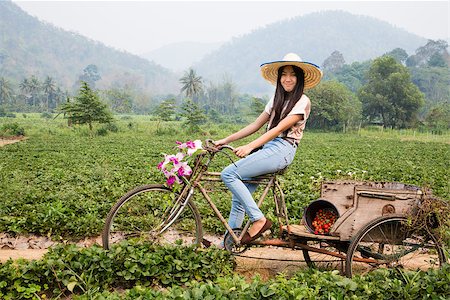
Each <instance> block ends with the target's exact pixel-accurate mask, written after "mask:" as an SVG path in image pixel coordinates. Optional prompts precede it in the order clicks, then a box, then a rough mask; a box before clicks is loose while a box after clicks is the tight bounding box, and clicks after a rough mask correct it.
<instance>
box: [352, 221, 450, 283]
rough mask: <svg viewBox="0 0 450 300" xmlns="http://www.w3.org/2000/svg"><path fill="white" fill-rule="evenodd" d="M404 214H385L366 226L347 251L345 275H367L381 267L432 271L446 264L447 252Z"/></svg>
mask: <svg viewBox="0 0 450 300" xmlns="http://www.w3.org/2000/svg"><path fill="white" fill-rule="evenodd" d="M406 221H407V218H406V217H403V216H383V217H380V218H377V219H375V220H373V221H372V222H370V223H369V224H367V225H366V226H365V227H363V228H362V229H361V230H360V231H359V232H358V233H357V234H356V235H355V236H354V238H353V239H352V241H351V243H350V246H349V248H348V252H347V259H346V264H345V275H347V277H352V275H354V274H365V273H367V272H369V271H370V270H373V269H377V268H404V269H409V270H417V269H420V270H428V269H431V268H439V267H440V266H441V265H442V264H444V262H445V261H446V260H445V254H444V251H443V249H442V246H441V244H440V243H439V241H438V240H437V239H436V237H435V236H434V235H433V234H431V233H429V232H424V233H420V232H414V230H412V229H411V228H409V227H408V226H407V225H406Z"/></svg>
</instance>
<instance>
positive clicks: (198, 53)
mask: <svg viewBox="0 0 450 300" xmlns="http://www.w3.org/2000/svg"><path fill="white" fill-rule="evenodd" d="M221 45H222V43H199V42H180V43H172V44H169V45H165V46H163V47H160V48H158V49H155V50H153V51H150V52H147V53H144V54H141V55H140V56H141V57H143V58H146V59H148V60H150V61H154V62H156V63H157V64H160V65H161V66H164V67H166V68H169V69H171V70H173V71H175V72H181V71H185V70H186V69H187V68H189V67H191V66H192V65H193V64H195V63H197V62H198V61H200V60H201V59H202V58H203V57H204V56H205V55H206V54H208V53H210V52H212V51H213V50H216V49H218V48H219V47H220V46H221Z"/></svg>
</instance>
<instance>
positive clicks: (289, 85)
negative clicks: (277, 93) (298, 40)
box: [280, 66, 297, 92]
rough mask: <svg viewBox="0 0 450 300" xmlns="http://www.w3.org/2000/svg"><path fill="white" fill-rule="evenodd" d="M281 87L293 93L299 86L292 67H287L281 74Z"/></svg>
mask: <svg viewBox="0 0 450 300" xmlns="http://www.w3.org/2000/svg"><path fill="white" fill-rule="evenodd" d="M280 82H281V85H282V86H283V88H284V90H285V91H286V92H292V91H293V90H294V88H295V85H296V84H297V76H296V75H295V72H294V68H293V67H292V66H285V67H284V68H283V71H282V72H281V78H280Z"/></svg>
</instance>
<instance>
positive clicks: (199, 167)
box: [160, 148, 289, 245]
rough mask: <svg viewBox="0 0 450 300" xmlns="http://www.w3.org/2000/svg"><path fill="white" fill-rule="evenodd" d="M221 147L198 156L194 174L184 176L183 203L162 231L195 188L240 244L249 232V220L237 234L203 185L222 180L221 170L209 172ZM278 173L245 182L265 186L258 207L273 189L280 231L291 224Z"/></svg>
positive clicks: (168, 224)
mask: <svg viewBox="0 0 450 300" xmlns="http://www.w3.org/2000/svg"><path fill="white" fill-rule="evenodd" d="M219 151H221V150H219V149H214V150H212V149H211V148H210V149H207V150H206V151H205V152H204V153H201V154H199V155H198V156H197V159H196V162H195V166H194V168H193V171H192V174H191V176H190V178H189V179H187V178H184V180H185V186H184V188H183V189H182V191H181V193H180V196H179V197H178V200H177V201H178V202H181V205H180V207H179V209H175V210H174V211H171V212H170V215H169V218H168V219H167V222H165V224H162V226H163V228H162V229H161V231H160V232H161V233H162V232H164V231H165V230H166V229H167V228H169V227H170V226H171V225H172V223H173V222H174V221H175V220H176V219H177V218H178V216H179V215H180V214H181V213H182V211H183V210H184V208H185V207H186V205H187V203H188V201H189V199H190V198H191V197H192V196H193V195H194V192H195V190H198V191H200V193H201V194H202V195H203V197H204V198H205V199H206V201H207V203H208V205H209V206H210V207H211V209H212V210H213V211H214V213H215V215H216V216H217V217H218V218H219V220H220V221H221V223H222V224H223V226H224V227H225V229H226V230H227V231H228V232H229V233H230V235H231V236H232V238H233V240H234V242H235V243H236V244H237V245H239V244H240V240H241V238H242V236H243V235H244V234H245V233H246V232H247V230H248V228H249V227H250V224H251V222H250V221H248V222H247V223H246V225H245V227H244V229H243V231H242V232H241V234H240V236H237V235H236V234H235V233H234V231H233V228H231V227H230V225H228V221H227V220H226V219H225V218H224V216H223V215H222V213H221V212H220V211H219V209H218V208H217V206H216V204H215V203H214V201H213V200H212V199H211V197H210V196H209V194H208V191H207V190H206V189H205V187H204V186H203V183H205V182H213V183H220V182H222V180H221V179H220V173H219V172H209V171H208V167H209V165H210V163H211V161H212V160H213V158H214V156H215V154H216V153H219ZM276 176H277V173H274V174H269V175H262V176H258V177H256V178H254V179H252V180H246V181H244V182H245V183H255V184H258V185H261V186H264V190H263V192H262V194H261V196H260V197H259V200H258V203H257V205H258V207H261V205H262V203H263V202H264V199H265V198H266V197H267V194H268V193H269V191H270V189H272V190H273V196H274V203H275V211H276V215H277V218H278V221H279V224H280V232H281V227H282V225H283V224H285V225H289V220H288V215H287V209H286V204H285V201H284V194H283V191H282V189H281V187H280V185H279V182H278V180H277V178H276ZM288 228H289V226H288Z"/></svg>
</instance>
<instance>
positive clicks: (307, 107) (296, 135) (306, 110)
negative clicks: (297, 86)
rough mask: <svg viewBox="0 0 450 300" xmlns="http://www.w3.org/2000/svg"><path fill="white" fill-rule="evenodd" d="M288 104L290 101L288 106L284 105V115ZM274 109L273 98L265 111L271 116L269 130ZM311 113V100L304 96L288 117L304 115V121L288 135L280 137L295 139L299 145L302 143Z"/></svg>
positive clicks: (290, 130)
mask: <svg viewBox="0 0 450 300" xmlns="http://www.w3.org/2000/svg"><path fill="white" fill-rule="evenodd" d="M288 103H289V101H286V104H285V105H284V108H283V111H282V113H281V114H282V115H283V113H284V110H285V109H286V106H287V104H288ZM272 108H273V97H272V99H270V101H269V102H268V103H267V104H266V107H265V108H264V111H265V112H266V113H267V114H269V116H271V117H270V121H269V124H268V127H267V128H269V126H270V122H271V121H272V118H273V116H272V115H271V113H272ZM310 112H311V101H310V100H309V98H308V96H306V95H305V94H303V95H302V97H301V98H300V100H298V102H297V103H296V104H295V105H294V107H293V108H292V110H291V111H290V112H289V113H288V114H287V115H286V116H291V115H303V120H300V121H299V122H297V123H295V124H294V126H292V127H291V128H289V130H288V132H287V134H286V135H285V134H283V133H282V134H281V135H280V137H288V138H293V139H295V140H296V141H297V143H298V142H300V140H301V139H302V137H303V131H304V130H305V126H306V120H308V117H309V114H310Z"/></svg>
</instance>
